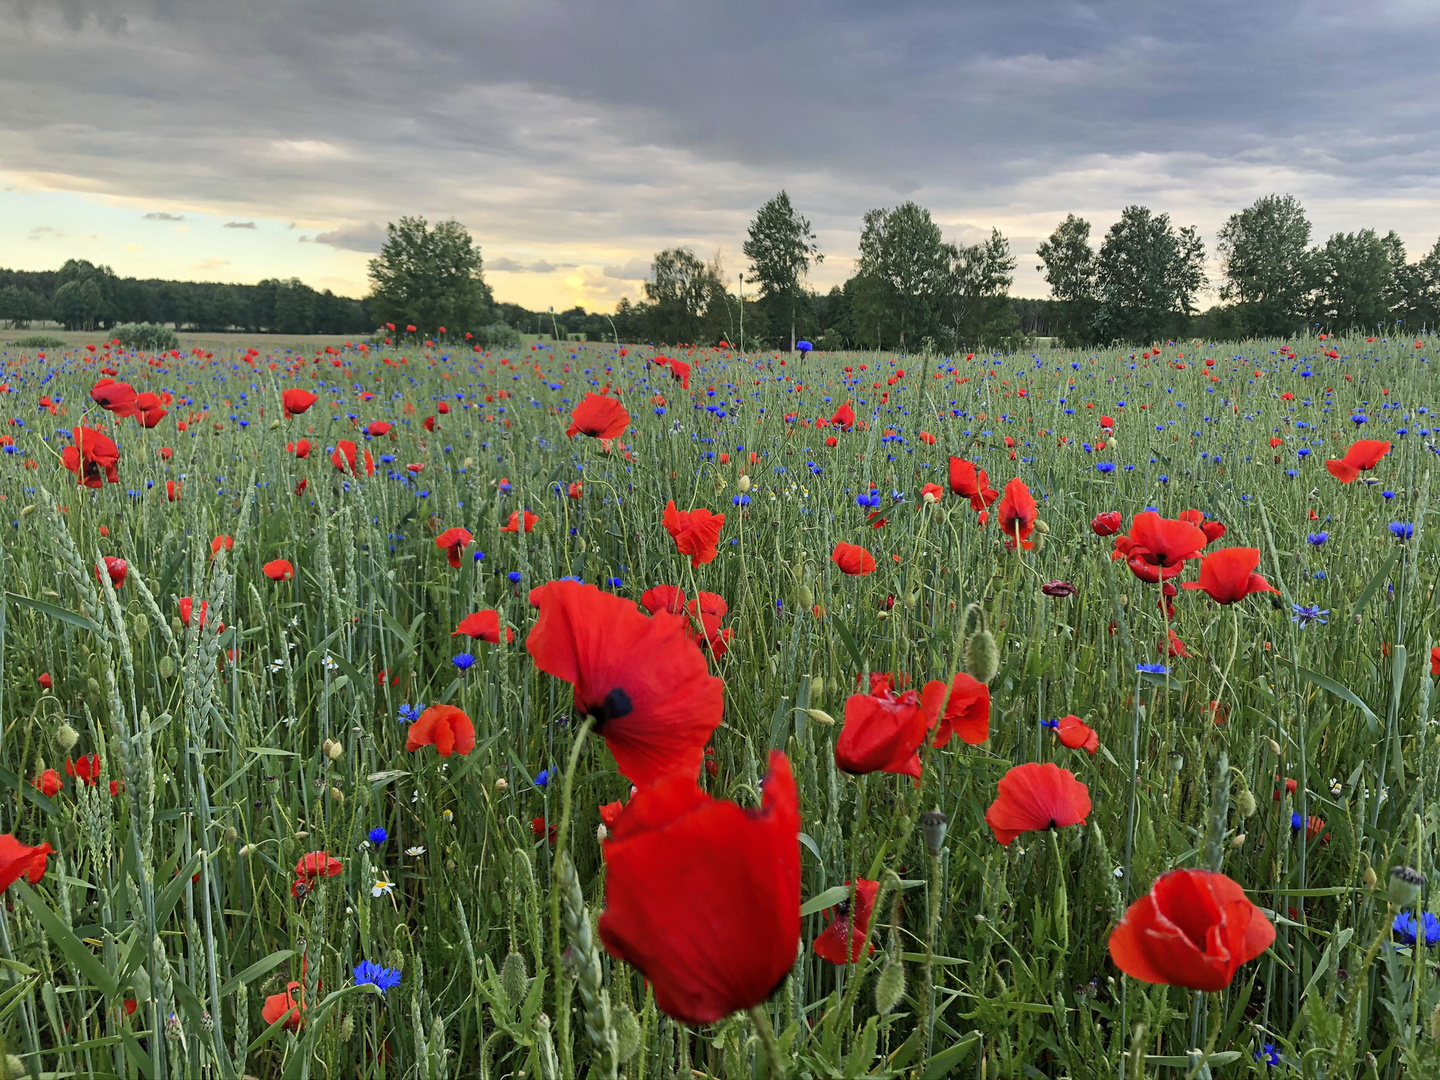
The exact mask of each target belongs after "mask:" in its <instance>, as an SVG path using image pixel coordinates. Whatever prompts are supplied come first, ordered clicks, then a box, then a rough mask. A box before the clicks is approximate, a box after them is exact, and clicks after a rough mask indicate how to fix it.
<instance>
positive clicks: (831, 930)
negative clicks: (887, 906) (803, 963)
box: [814, 878, 880, 964]
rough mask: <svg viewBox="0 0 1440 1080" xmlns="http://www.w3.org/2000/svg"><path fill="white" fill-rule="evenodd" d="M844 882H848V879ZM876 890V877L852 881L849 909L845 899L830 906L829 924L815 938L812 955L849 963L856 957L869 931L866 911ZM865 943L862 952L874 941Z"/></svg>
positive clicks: (870, 949)
mask: <svg viewBox="0 0 1440 1080" xmlns="http://www.w3.org/2000/svg"><path fill="white" fill-rule="evenodd" d="M845 884H846V885H849V884H850V882H848V881H847V882H846V883H845ZM879 891H880V883H879V882H878V881H871V880H869V879H868V878H861V879H860V880H859V881H857V882H856V883H855V896H854V900H855V906H854V908H853V910H852V909H851V906H850V901H849V900H844V901H841V902H840V903H839V904H837V905H835V907H834V908H832V909H831V911H832V913H833V917H832V918H831V920H830V925H829V926H827V927H825V929H824V930H822V931H820V934H819V936H818V937H816V938H815V945H814V949H815V955H816V956H818V957H820V959H821V960H828V961H830V963H832V964H853V963H854V962H855V961H856V960H859V959H860V950H861V947H862V945H864V944H866V935H867V934H868V933H869V932H870V915H871V913H872V912H873V911H874V910H875V895H876V894H877V893H878V892H879ZM869 945H870V948H869V949H868V950H866V955H869V954H870V953H873V952H874V951H875V945H874V943H873V942H869Z"/></svg>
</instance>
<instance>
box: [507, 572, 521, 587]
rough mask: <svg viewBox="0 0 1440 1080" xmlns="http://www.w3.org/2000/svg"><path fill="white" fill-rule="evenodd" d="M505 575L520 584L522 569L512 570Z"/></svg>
mask: <svg viewBox="0 0 1440 1080" xmlns="http://www.w3.org/2000/svg"><path fill="white" fill-rule="evenodd" d="M505 576H506V577H507V578H509V579H510V580H511V581H512V582H514V583H516V584H519V582H520V571H519V570H511V571H510V573H508V574H506V575H505Z"/></svg>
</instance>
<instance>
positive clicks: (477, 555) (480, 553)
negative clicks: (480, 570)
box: [475, 551, 485, 562]
mask: <svg viewBox="0 0 1440 1080" xmlns="http://www.w3.org/2000/svg"><path fill="white" fill-rule="evenodd" d="M483 558H485V552H483V551H477V552H475V561H476V562H479V561H480V560H481V559H483Z"/></svg>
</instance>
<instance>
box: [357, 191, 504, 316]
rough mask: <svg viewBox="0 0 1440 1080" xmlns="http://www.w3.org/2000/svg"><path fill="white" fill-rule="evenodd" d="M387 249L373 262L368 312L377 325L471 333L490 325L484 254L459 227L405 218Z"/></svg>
mask: <svg viewBox="0 0 1440 1080" xmlns="http://www.w3.org/2000/svg"><path fill="white" fill-rule="evenodd" d="M385 237H386V239H385V244H384V246H383V247H382V248H381V249H380V254H379V256H377V257H376V258H374V259H371V260H370V283H371V286H372V289H373V291H372V293H371V295H370V298H369V301H368V306H369V309H370V314H371V316H372V317H373V318H374V319H375V321H376V322H382V323H383V322H390V323H394V324H395V325H396V327H398V328H401V329H403V328H404V327H406V326H414V327H416V329H417V331H418V332H420V333H422V334H434V333H438V332H439V328H440V327H442V326H443V327H445V328H446V329H447V330H449V331H452V332H454V331H465V330H468V329H470V328H471V327H475V326H480V325H483V324H484V323H486V322H488V321H489V317H490V308H491V304H492V299H493V298H492V296H491V294H490V287H489V286H488V285H486V284H485V276H484V272H483V261H482V259H481V257H480V249H479V248H478V247H477V246H476V245H475V242H474V241H473V240H471V239H470V233H469V232H467V231H466V229H465V227H464V226H463V225H461V224H460V223H459V222H458V221H453V220H452V221H441V222H438V223H437V224H436V225H435V226H434V227H433V228H432V227H430V226H429V225H428V224H427V223H426V221H425V219H424V218H423V217H402V218H401V219H400V220H399V221H392V222H390V224H388V225H387V226H386V227H385Z"/></svg>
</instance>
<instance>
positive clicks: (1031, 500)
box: [995, 477, 1040, 550]
mask: <svg viewBox="0 0 1440 1080" xmlns="http://www.w3.org/2000/svg"><path fill="white" fill-rule="evenodd" d="M1039 518H1040V508H1039V507H1037V506H1036V505H1035V497H1034V496H1033V495H1031V494H1030V489H1029V488H1028V487H1026V486H1025V481H1023V480H1021V479H1020V478H1019V477H1016V478H1015V479H1014V480H1011V481H1010V482H1009V483H1008V484H1006V485H1005V494H1004V495H1003V496H1002V497H1001V499H1000V505H999V506H998V507H997V508H996V510H995V521H996V523H997V524H998V525H999V526H1000V531H1001V532H1003V533H1004V534H1005V544H1006V546H1007V547H1012V548H1013V547H1014V546H1015V542H1016V541H1017V540H1018V541H1019V542H1020V546H1021V547H1022V548H1025V549H1026V550H1029V549H1030V548H1032V547H1034V546H1035V545H1034V544H1032V543H1031V542H1030V534H1031V533H1032V532H1034V531H1035V522H1036V521H1038V520H1039Z"/></svg>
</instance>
